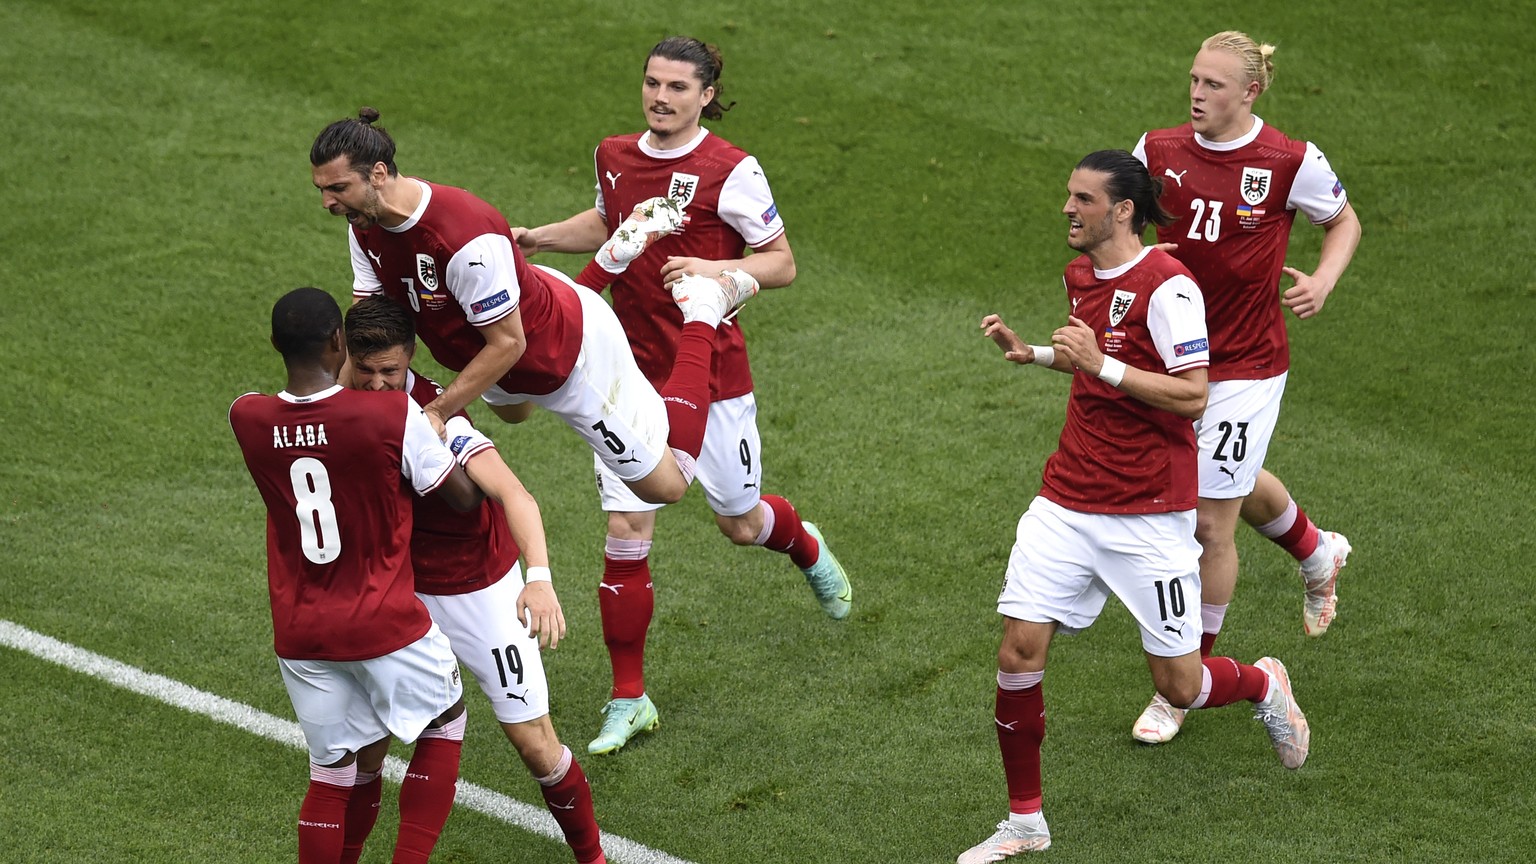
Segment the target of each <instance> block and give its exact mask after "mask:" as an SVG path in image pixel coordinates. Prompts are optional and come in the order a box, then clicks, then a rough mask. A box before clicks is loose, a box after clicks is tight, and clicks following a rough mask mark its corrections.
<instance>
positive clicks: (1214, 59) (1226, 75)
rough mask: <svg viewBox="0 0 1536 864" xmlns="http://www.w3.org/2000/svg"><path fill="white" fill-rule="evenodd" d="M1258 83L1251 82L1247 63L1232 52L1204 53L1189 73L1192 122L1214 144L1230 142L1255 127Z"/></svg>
mask: <svg viewBox="0 0 1536 864" xmlns="http://www.w3.org/2000/svg"><path fill="white" fill-rule="evenodd" d="M1258 89H1259V85H1258V82H1257V81H1254V82H1248V79H1247V76H1246V75H1245V74H1244V73H1243V61H1242V60H1241V59H1239V58H1238V56H1237V55H1236V54H1233V53H1232V52H1230V51H1220V50H1212V49H1204V50H1202V51H1201V52H1200V53H1199V54H1196V55H1195V62H1194V64H1193V65H1192V66H1190V69H1189V122H1190V125H1191V126H1193V127H1194V130H1195V131H1196V132H1198V133H1200V134H1201V135H1203V136H1205V137H1206V138H1209V139H1211V140H1213V141H1230V140H1232V139H1234V138H1238V137H1240V136H1242V134H1243V133H1244V132H1247V131H1248V129H1249V128H1250V127H1251V125H1252V124H1251V121H1250V120H1249V119H1248V118H1249V116H1250V115H1251V113H1252V111H1253V100H1255V99H1257V98H1258V97H1259V93H1258Z"/></svg>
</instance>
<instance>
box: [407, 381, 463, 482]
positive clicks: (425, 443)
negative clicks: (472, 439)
mask: <svg viewBox="0 0 1536 864" xmlns="http://www.w3.org/2000/svg"><path fill="white" fill-rule="evenodd" d="M405 406H406V407H405V434H404V436H403V437H402V439H401V447H400V473H401V474H404V475H405V479H407V480H409V481H410V483H411V488H413V489H415V490H416V494H417V495H426V494H427V493H429V492H431V491H432V490H434V489H436V488H437V487H439V486H441V485H443V482H444V481H446V480H447V479H448V475H449V474H450V473H451V472H452V471H453V453H451V452H449V450H448V448H447V447H445V446H443V442H442V441H441V440H439V439H438V437H437V431H436V430H434V429H433V428H432V422H431V421H430V420H428V419H427V414H426V412H425V411H422V410H421V406H420V405H417V404H416V403H415V402H413V401H411V400H410V399H407V400H405Z"/></svg>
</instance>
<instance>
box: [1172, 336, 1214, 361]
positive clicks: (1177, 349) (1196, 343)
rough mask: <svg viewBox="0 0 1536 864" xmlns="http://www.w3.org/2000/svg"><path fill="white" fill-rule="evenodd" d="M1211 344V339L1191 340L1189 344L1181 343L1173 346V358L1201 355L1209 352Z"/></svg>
mask: <svg viewBox="0 0 1536 864" xmlns="http://www.w3.org/2000/svg"><path fill="white" fill-rule="evenodd" d="M1210 347H1211V342H1210V340H1209V339H1191V340H1189V341H1188V342H1180V343H1179V344H1177V345H1175V346H1173V356H1175V357H1183V356H1184V355H1186V354H1200V353H1202V352H1205V351H1209V350H1210Z"/></svg>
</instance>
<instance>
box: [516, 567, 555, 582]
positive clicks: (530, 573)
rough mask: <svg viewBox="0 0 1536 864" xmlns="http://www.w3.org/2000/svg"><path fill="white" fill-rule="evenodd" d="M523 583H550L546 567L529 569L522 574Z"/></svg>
mask: <svg viewBox="0 0 1536 864" xmlns="http://www.w3.org/2000/svg"><path fill="white" fill-rule="evenodd" d="M523 581H524V582H550V581H552V580H551V579H550V576H549V568H548V567H529V568H528V569H527V570H526V571H524V572H523Z"/></svg>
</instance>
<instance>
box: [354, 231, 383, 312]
mask: <svg viewBox="0 0 1536 864" xmlns="http://www.w3.org/2000/svg"><path fill="white" fill-rule="evenodd" d="M347 247H348V248H349V249H351V251H352V296H354V297H367V296H370V295H373V294H377V293H379V292H380V291H383V290H384V285H383V283H381V282H379V277H378V276H377V275H376V274H375V273H374V272H373V268H372V267H369V266H368V256H367V254H366V253H364V252H363V247H362V244H360V243H358V242H357V232H356V231H353V230H352V229H351V228H348V229H347Z"/></svg>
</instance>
